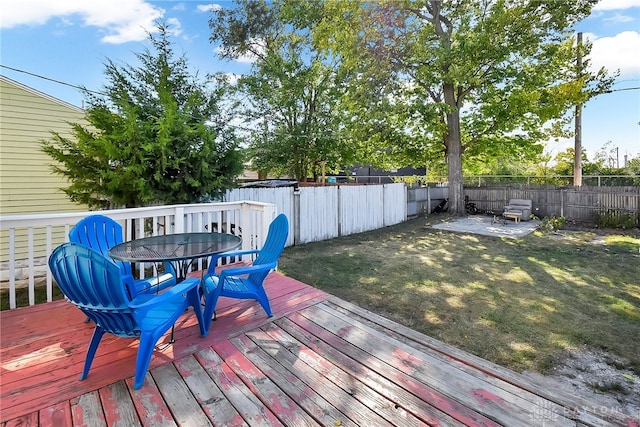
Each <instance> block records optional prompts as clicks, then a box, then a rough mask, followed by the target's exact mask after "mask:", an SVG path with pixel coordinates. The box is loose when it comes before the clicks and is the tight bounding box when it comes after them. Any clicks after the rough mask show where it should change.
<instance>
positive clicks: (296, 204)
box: [292, 187, 300, 245]
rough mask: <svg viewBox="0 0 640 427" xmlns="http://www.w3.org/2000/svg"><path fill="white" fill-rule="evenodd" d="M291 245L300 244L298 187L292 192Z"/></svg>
mask: <svg viewBox="0 0 640 427" xmlns="http://www.w3.org/2000/svg"><path fill="white" fill-rule="evenodd" d="M292 222H293V244H294V245H297V244H298V243H299V242H300V187H297V188H295V189H294V190H293V218H292Z"/></svg>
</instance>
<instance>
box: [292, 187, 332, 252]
mask: <svg viewBox="0 0 640 427" xmlns="http://www.w3.org/2000/svg"><path fill="white" fill-rule="evenodd" d="M336 188H337V187H307V188H304V189H301V191H300V216H299V218H298V221H299V224H300V235H299V239H298V240H296V243H309V242H318V241H321V240H327V239H331V238H333V237H336V236H338V214H339V212H340V208H339V203H338V200H339V199H338V192H337V191H336Z"/></svg>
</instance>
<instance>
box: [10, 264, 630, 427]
mask: <svg viewBox="0 0 640 427" xmlns="http://www.w3.org/2000/svg"><path fill="white" fill-rule="evenodd" d="M266 287H267V293H268V294H269V296H270V298H271V302H272V308H273V312H274V317H273V318H271V319H268V318H267V317H266V315H265V313H264V311H262V309H261V308H260V307H259V305H258V304H257V303H254V302H251V301H241V302H239V301H237V300H230V299H226V298H223V299H221V301H220V304H219V306H218V307H219V308H218V320H216V321H215V322H214V324H213V325H212V329H211V332H210V334H209V336H208V337H206V338H203V337H200V336H199V333H198V327H197V324H196V322H195V319H194V316H192V315H191V313H185V315H184V316H183V317H181V319H180V320H179V322H178V324H177V325H176V342H175V343H174V344H173V345H171V344H167V343H166V342H167V341H168V339H167V338H168V337H164V338H163V339H161V341H160V343H159V344H158V346H157V348H156V352H155V354H154V357H153V360H152V365H151V369H150V370H149V372H148V373H147V377H146V380H145V384H144V386H143V387H142V388H141V389H139V390H133V389H132V384H133V383H132V376H133V369H134V367H135V355H136V349H137V341H135V340H130V339H120V338H114V337H105V338H104V339H103V342H102V344H101V346H100V347H99V348H98V352H97V354H96V357H95V360H94V363H93V366H92V368H91V371H90V373H89V376H88V377H87V379H85V380H84V381H79V380H78V376H79V374H80V372H81V369H82V364H83V363H84V357H85V351H86V346H87V344H88V342H89V338H90V336H91V333H92V331H93V325H91V324H86V323H84V322H83V320H84V316H83V315H82V313H81V312H80V311H79V310H77V309H76V308H75V307H73V306H72V305H71V304H69V303H67V302H64V301H57V302H53V303H47V304H42V305H38V306H34V307H29V308H23V309H18V310H13V311H9V312H3V313H1V317H0V321H1V330H0V333H1V335H0V339H1V344H2V345H1V353H0V355H1V363H2V372H1V375H2V376H1V387H2V389H1V392H0V393H1V394H0V397H1V400H0V410H1V412H0V423H1V425H2V427H5V426H6V427H8V426H18V425H22V426H27V425H28V426H36V425H40V426H56V427H57V426H65V425H86V426H92V427H93V426H101V425H108V426H134V425H148V426H156V425H162V426H165V425H166V426H169V425H181V426H206V425H217V426H235V425H260V426H271V425H285V426H311V425H324V426H355V425H361V426H386V425H395V426H402V427H405V426H419V425H487V426H495V425H504V426H542V425H545V426H550V425H558V426H568V425H589V426H605V425H626V426H634V425H635V426H638V421H637V420H635V421H634V420H633V419H631V418H630V417H627V418H625V417H624V416H622V415H620V414H611V413H610V412H609V411H603V410H599V408H598V407H597V405H595V404H593V403H592V402H585V401H582V400H579V399H577V398H575V397H574V396H570V395H567V394H564V393H562V392H561V391H558V390H545V389H543V388H541V387H537V386H536V385H534V384H532V383H531V381H530V380H528V379H525V378H524V377H523V376H521V375H519V374H517V373H514V372H511V371H509V370H507V369H504V368H501V367H499V366H496V365H494V364H492V363H489V362H487V361H485V360H482V359H479V358H477V357H475V356H472V355H470V354H468V353H465V352H463V351H460V350H458V349H456V348H454V347H451V346H448V345H446V344H444V343H442V342H439V341H437V340H434V339H432V338H429V337H427V336H424V335H422V334H418V333H416V332H414V331H412V330H410V329H407V328H405V327H402V326H400V325H398V324H396V323H394V322H391V321H389V320H387V319H385V318H382V317H380V316H377V315H375V314H373V313H371V312H368V311H366V310H363V309H361V308H359V307H356V306H354V305H352V304H349V303H347V302H345V301H342V300H340V299H338V298H335V297H332V296H329V295H327V294H325V293H323V292H321V291H318V290H316V289H314V288H312V287H310V286H307V285H305V284H303V283H300V282H298V281H296V280H293V279H290V278H287V277H285V276H282V275H280V274H278V273H272V274H271V275H270V276H269V278H268V279H267V283H266Z"/></svg>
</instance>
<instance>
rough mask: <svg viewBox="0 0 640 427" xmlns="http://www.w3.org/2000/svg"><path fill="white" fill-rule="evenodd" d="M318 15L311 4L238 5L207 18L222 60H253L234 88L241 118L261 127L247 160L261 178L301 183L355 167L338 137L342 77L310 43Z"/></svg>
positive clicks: (245, 1) (246, 0)
mask: <svg viewBox="0 0 640 427" xmlns="http://www.w3.org/2000/svg"><path fill="white" fill-rule="evenodd" d="M320 10H321V3H316V2H297V1H295V2H294V1H274V2H266V1H264V0H242V1H240V2H239V7H237V8H234V9H220V10H217V11H214V12H213V17H212V19H211V20H210V27H211V30H212V35H211V41H212V42H219V43H221V45H222V49H221V52H222V56H223V57H224V58H238V57H240V56H243V55H250V56H253V57H254V58H255V62H254V64H253V67H252V71H251V73H250V74H249V75H246V76H243V77H242V78H241V79H240V80H239V82H238V87H237V90H238V94H239V95H242V98H243V99H244V100H245V103H244V104H245V106H247V108H246V109H245V110H241V111H239V113H240V115H241V116H242V118H243V119H244V120H245V121H246V122H250V123H251V122H252V123H259V125H258V126H257V128H258V129H259V130H256V131H254V132H251V133H250V135H249V137H248V142H249V149H248V154H249V156H250V158H251V161H252V165H253V167H254V169H256V170H258V171H261V172H263V173H265V174H266V173H270V174H273V175H276V176H279V175H289V176H291V177H295V178H296V179H298V180H306V179H307V178H309V177H314V178H315V177H317V176H318V175H319V174H320V172H321V170H322V168H323V166H324V168H325V170H326V171H327V172H328V173H331V172H338V171H339V170H340V169H341V167H342V165H344V164H351V163H352V162H353V156H352V152H353V146H352V145H350V144H349V143H348V141H347V140H346V139H344V138H341V136H340V132H339V129H340V126H339V123H340V122H339V120H338V119H339V114H340V113H339V112H340V107H339V106H338V101H339V99H340V93H341V84H340V76H339V75H338V73H337V72H336V69H335V66H334V62H333V58H331V57H329V56H328V55H327V54H326V53H323V52H321V51H320V50H318V49H317V48H316V47H315V46H314V44H313V40H312V39H311V37H310V31H309V26H310V25H313V21H314V20H315V19H319V17H320V15H318V12H319V11H320Z"/></svg>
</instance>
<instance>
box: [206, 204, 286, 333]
mask: <svg viewBox="0 0 640 427" xmlns="http://www.w3.org/2000/svg"><path fill="white" fill-rule="evenodd" d="M288 235H289V221H288V220H287V217H286V215H284V214H280V215H278V216H277V217H276V218H275V219H274V220H273V221H272V222H271V224H270V225H269V231H268V232H267V238H266V240H265V242H264V245H263V246H262V248H261V249H259V250H244V251H232V252H225V253H223V254H219V255H216V256H214V257H212V259H211V262H210V263H209V268H208V269H207V273H206V274H205V275H204V276H203V279H202V288H203V290H202V293H203V295H204V298H205V308H204V318H205V319H207V326H209V322H208V321H209V319H211V318H212V317H213V315H214V313H215V308H216V304H217V303H218V298H220V297H221V296H224V297H230V298H241V299H255V300H256V301H258V302H259V303H260V305H261V306H262V308H264V311H266V313H267V315H268V316H269V317H271V316H273V314H272V313H271V307H270V306H269V298H268V297H267V294H266V292H265V291H264V287H263V282H264V279H265V278H266V277H267V275H268V274H269V272H270V271H271V270H273V269H275V268H276V266H277V262H278V258H279V257H280V254H281V253H282V251H283V249H284V245H285V243H286V241H287V236H288ZM250 254H257V256H256V258H255V260H254V261H253V263H252V264H251V265H249V266H243V267H238V268H227V269H223V270H222V271H221V272H220V273H216V271H215V268H216V261H217V260H218V258H221V257H239V256H242V255H250Z"/></svg>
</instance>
